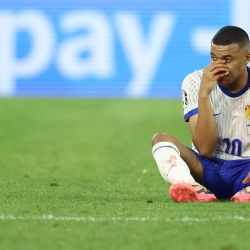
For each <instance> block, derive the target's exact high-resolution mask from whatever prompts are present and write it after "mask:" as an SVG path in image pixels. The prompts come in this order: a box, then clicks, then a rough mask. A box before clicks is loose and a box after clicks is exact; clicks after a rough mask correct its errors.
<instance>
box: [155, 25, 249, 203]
mask: <svg viewBox="0 0 250 250" xmlns="http://www.w3.org/2000/svg"><path fill="white" fill-rule="evenodd" d="M249 60H250V44H249V37H248V35H247V33H246V32H245V31H244V30H243V29H241V28H239V27H235V26H226V27H223V28H222V29H220V30H219V31H218V32H217V33H216V34H215V36H214V38H213V39H212V42H211V63H210V64H209V65H208V66H207V67H205V68H204V69H203V70H197V71H195V72H193V73H191V74H189V75H188V76H186V78H185V79H184V81H183V84H182V96H183V107H184V118H185V121H187V122H189V129H190V133H191V136H192V149H189V148H188V147H186V146H184V145H183V144H181V143H180V142H179V141H178V140H177V139H176V138H175V137H173V136H171V135H169V134H165V133H157V134H155V135H154V137H153V139H152V144H153V149H152V153H153V157H154V159H155V161H156V163H157V166H158V168H159V171H160V173H161V175H162V177H163V178H164V179H165V180H166V181H167V182H170V183H171V184H172V186H171V187H170V190H169V194H170V196H171V198H172V199H173V200H174V201H176V202H190V201H192V202H209V201H216V200H217V199H230V198H231V200H232V201H234V202H250V173H249V172H250V68H248V67H247V64H248V62H249Z"/></svg>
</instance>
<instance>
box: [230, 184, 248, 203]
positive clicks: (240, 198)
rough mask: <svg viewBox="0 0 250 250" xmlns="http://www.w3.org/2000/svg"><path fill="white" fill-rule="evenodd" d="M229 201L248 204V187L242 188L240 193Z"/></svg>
mask: <svg viewBox="0 0 250 250" xmlns="http://www.w3.org/2000/svg"><path fill="white" fill-rule="evenodd" d="M231 201H233V202H235V203H241V202H250V187H246V188H243V189H242V190H241V191H239V192H237V193H236V194H235V195H234V196H233V197H232V198H231Z"/></svg>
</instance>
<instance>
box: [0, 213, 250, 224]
mask: <svg viewBox="0 0 250 250" xmlns="http://www.w3.org/2000/svg"><path fill="white" fill-rule="evenodd" d="M0 221H80V222H81V221H82V222H102V221H105V222H111V221H121V222H129V221H132V222H133V221H134V222H153V221H158V222H166V223H167V222H184V223H186V222H187V223H188V222H207V221H242V222H250V217H243V216H215V217H188V216H186V217H177V218H159V217H158V218H157V217H125V216H124V217H95V216H86V217H84V216H55V215H52V214H47V215H46V214H44V215H36V216H28V215H27V216H23V215H3V214H2V215H0Z"/></svg>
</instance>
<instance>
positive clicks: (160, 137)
mask: <svg viewBox="0 0 250 250" xmlns="http://www.w3.org/2000/svg"><path fill="white" fill-rule="evenodd" d="M164 141H166V142H172V143H174V144H178V140H177V139H176V138H175V137H174V136H172V135H170V134H167V133H156V134H154V136H153V138H152V145H153V146H154V145H155V144H156V143H158V142H164Z"/></svg>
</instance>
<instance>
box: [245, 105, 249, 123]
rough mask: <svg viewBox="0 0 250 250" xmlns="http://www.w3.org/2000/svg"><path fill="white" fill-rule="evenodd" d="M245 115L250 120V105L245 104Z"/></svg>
mask: <svg viewBox="0 0 250 250" xmlns="http://www.w3.org/2000/svg"><path fill="white" fill-rule="evenodd" d="M245 116H246V118H247V119H248V120H250V105H246V106H245Z"/></svg>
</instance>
